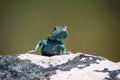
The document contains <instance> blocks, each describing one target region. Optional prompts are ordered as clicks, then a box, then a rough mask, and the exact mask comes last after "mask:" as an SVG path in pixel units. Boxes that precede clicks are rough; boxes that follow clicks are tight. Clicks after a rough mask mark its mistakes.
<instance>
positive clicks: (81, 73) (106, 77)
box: [0, 53, 120, 80]
mask: <svg viewBox="0 0 120 80" xmlns="http://www.w3.org/2000/svg"><path fill="white" fill-rule="evenodd" d="M0 80H120V64H119V63H115V62H112V61H110V60H108V59H106V58H103V57H100V56H94V55H88V54H83V53H76V54H68V55H58V56H52V57H47V56H41V55H35V54H20V55H1V56H0Z"/></svg>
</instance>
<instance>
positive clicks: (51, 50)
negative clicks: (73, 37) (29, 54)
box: [35, 25, 67, 56]
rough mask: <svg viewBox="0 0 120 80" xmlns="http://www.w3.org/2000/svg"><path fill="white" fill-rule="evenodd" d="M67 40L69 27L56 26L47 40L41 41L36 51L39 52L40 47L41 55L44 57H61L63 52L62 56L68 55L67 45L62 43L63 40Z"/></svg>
mask: <svg viewBox="0 0 120 80" xmlns="http://www.w3.org/2000/svg"><path fill="white" fill-rule="evenodd" d="M66 38H67V26H66V25H58V26H56V27H55V28H54V29H53V30H52V32H51V33H50V35H49V37H48V38H47V39H46V40H40V41H39V42H38V44H37V45H36V47H35V51H37V50H38V49H39V48H40V46H42V48H41V55H44V56H54V55H59V54H60V51H61V50H62V54H66V47H65V44H64V43H63V42H62V40H63V39H66Z"/></svg>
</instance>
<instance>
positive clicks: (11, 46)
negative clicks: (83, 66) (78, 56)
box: [0, 0, 120, 61]
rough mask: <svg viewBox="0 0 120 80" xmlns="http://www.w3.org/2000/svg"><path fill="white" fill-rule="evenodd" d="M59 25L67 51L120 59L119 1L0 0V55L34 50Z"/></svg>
mask: <svg viewBox="0 0 120 80" xmlns="http://www.w3.org/2000/svg"><path fill="white" fill-rule="evenodd" d="M58 24H65V25H67V26H68V32H69V35H68V38H67V39H66V40H64V43H65V44H66V47H67V50H68V51H72V52H82V53H87V54H92V55H97V56H103V57H106V58H108V59H110V60H112V61H120V52H119V50H120V0H0V54H1V55H3V54H16V53H18V54H20V53H25V52H26V51H29V50H31V49H34V47H35V45H36V43H37V42H38V41H39V40H40V39H46V38H47V37H48V35H49V33H50V31H51V30H52V29H53V27H54V26H55V25H58ZM37 54H39V52H38V53H37Z"/></svg>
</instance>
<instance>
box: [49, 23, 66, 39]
mask: <svg viewBox="0 0 120 80" xmlns="http://www.w3.org/2000/svg"><path fill="white" fill-rule="evenodd" d="M65 38H67V26H66V25H57V26H55V28H54V29H53V30H52V32H51V33H50V35H49V37H48V39H50V40H59V41H60V40H62V39H65Z"/></svg>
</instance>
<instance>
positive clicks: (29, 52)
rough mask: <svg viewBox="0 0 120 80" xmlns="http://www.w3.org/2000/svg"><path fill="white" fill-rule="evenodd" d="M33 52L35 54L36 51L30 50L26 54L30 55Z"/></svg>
mask: <svg viewBox="0 0 120 80" xmlns="http://www.w3.org/2000/svg"><path fill="white" fill-rule="evenodd" d="M35 52H36V50H30V51H28V52H27V54H32V53H35Z"/></svg>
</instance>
